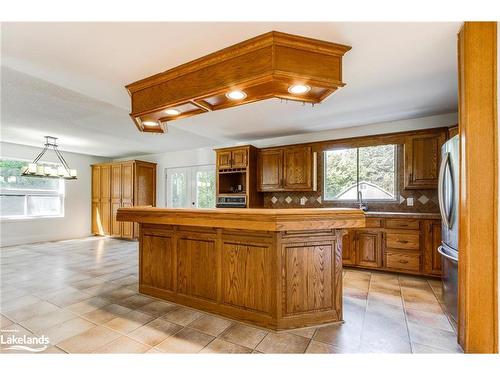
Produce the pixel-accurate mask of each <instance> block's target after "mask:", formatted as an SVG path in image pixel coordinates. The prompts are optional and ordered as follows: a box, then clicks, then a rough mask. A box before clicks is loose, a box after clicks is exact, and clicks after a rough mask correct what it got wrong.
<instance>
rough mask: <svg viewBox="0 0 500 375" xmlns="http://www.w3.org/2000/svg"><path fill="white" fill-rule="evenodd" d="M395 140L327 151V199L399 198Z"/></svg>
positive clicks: (325, 184) (370, 199)
mask: <svg viewBox="0 0 500 375" xmlns="http://www.w3.org/2000/svg"><path fill="white" fill-rule="evenodd" d="M397 148H398V145H396V144H387V145H378V146H369V147H356V148H347V149H334V150H327V151H325V152H324V163H323V165H324V179H323V183H324V187H323V199H324V200H325V201H343V202H349V201H357V200H358V192H361V194H362V197H363V201H366V202H370V201H388V202H394V201H396V200H397V198H396V197H397V196H398V191H397V190H398V188H397V186H398V185H397V180H398V178H397V154H398V152H397Z"/></svg>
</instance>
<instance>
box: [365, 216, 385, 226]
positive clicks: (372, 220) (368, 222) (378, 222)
mask: <svg viewBox="0 0 500 375" xmlns="http://www.w3.org/2000/svg"><path fill="white" fill-rule="evenodd" d="M365 227H366V228H382V227H383V222H382V219H379V218H376V217H368V218H366V219H365Z"/></svg>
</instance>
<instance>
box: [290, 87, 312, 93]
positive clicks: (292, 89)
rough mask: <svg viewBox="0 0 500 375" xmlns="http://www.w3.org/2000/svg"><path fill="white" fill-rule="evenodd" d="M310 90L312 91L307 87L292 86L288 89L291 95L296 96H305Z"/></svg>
mask: <svg viewBox="0 0 500 375" xmlns="http://www.w3.org/2000/svg"><path fill="white" fill-rule="evenodd" d="M309 90H311V88H310V87H309V86H307V85H292V86H290V87H289V88H288V92H289V93H290V94H296V95H300V94H305V93H306V92H308V91H309Z"/></svg>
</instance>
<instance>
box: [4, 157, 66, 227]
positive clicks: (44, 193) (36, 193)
mask: <svg viewBox="0 0 500 375" xmlns="http://www.w3.org/2000/svg"><path fill="white" fill-rule="evenodd" d="M0 159H2V160H13V161H20V162H26V163H30V162H31V161H30V160H26V159H22V158H16V157H7V156H1V157H0ZM44 164H50V165H54V166H59V165H61V164H60V163H54V162H44ZM33 178H40V177H33ZM0 196H17V197H19V196H22V197H24V214H23V215H6V216H3V215H2V213H1V212H0V222H15V221H33V220H44V219H55V218H63V217H64V216H65V200H66V186H65V182H64V180H62V179H59V188H58V190H57V192H56V190H50V189H11V188H2V187H0ZM29 197H58V198H59V202H60V205H61V210H60V212H59V213H57V214H55V215H47V214H44V215H28V214H27V213H28V199H29Z"/></svg>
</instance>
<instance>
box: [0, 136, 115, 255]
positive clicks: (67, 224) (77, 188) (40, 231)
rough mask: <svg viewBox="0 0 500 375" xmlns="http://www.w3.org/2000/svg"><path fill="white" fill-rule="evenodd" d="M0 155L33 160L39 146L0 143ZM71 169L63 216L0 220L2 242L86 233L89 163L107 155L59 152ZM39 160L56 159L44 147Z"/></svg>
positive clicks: (76, 235) (83, 234) (53, 160)
mask: <svg viewBox="0 0 500 375" xmlns="http://www.w3.org/2000/svg"><path fill="white" fill-rule="evenodd" d="M0 147H1V149H0V156H1V157H5V158H16V159H22V160H33V159H34V158H35V157H36V156H37V155H38V153H39V152H40V151H41V148H37V147H30V146H22V145H18V144H13V143H5V142H2V143H0ZM62 154H63V156H64V158H65V159H66V161H67V162H68V164H69V165H70V167H71V168H72V169H76V170H77V171H78V179H77V180H76V181H66V182H65V184H66V186H65V199H64V217H58V218H39V219H19V220H5V221H1V222H0V243H1V245H2V246H9V245H17V244H23V243H32V242H39V241H54V240H64V239H71V238H80V237H85V236H88V235H90V216H91V205H90V203H91V170H90V165H91V164H94V163H98V162H101V161H106V160H109V159H105V158H100V157H94V156H90V155H82V154H74V153H68V152H62ZM45 155H46V156H44V157H43V160H45V161H49V162H58V159H57V157H56V156H55V153H54V152H53V151H47V153H46V154H45Z"/></svg>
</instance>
